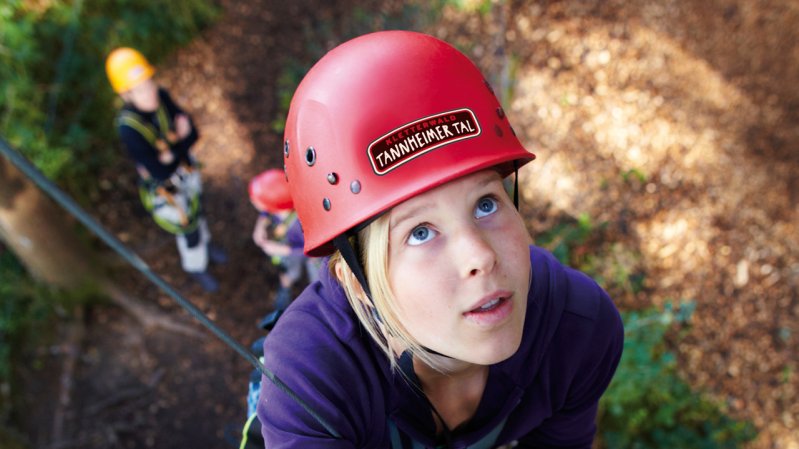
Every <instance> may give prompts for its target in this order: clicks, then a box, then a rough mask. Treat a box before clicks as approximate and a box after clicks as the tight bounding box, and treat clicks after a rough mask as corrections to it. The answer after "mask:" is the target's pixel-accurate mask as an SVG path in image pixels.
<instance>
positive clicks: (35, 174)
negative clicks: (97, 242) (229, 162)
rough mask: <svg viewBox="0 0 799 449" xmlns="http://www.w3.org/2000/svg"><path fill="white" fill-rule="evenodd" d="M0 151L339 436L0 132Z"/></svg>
mask: <svg viewBox="0 0 799 449" xmlns="http://www.w3.org/2000/svg"><path fill="white" fill-rule="evenodd" d="M0 153H2V154H3V156H5V158H6V159H8V161H9V162H11V163H12V164H14V165H15V166H16V167H17V168H18V169H19V170H20V171H21V172H22V173H24V174H25V175H26V176H27V177H28V178H29V179H30V180H31V181H33V182H34V183H35V184H36V185H37V186H39V188H40V189H42V190H43V191H44V192H45V193H47V195H49V196H50V197H51V198H52V199H53V200H55V202H57V203H58V204H60V205H61V206H62V207H63V208H64V209H66V210H67V212H69V213H70V214H71V215H72V216H74V217H75V218H77V219H78V220H80V222H81V223H83V224H84V225H85V226H86V227H87V228H89V230H90V231H91V232H92V233H93V234H94V235H96V236H97V237H99V238H100V239H101V240H102V241H103V242H105V244H106V245H108V246H109V247H111V249H113V250H114V251H115V252H116V253H117V254H119V255H120V256H122V258H123V259H125V261H127V262H128V263H129V264H131V265H132V266H133V267H134V268H136V269H137V270H139V271H140V272H141V273H142V274H144V276H145V277H146V278H147V279H148V280H149V281H150V282H152V283H153V284H155V285H156V286H157V287H158V288H160V289H161V290H162V291H163V292H164V293H166V294H167V295H169V296H170V297H171V298H172V299H174V300H175V302H177V303H178V304H179V305H180V306H181V307H183V308H184V309H185V310H186V311H187V312H189V314H191V315H192V316H193V317H194V318H196V319H197V320H198V321H199V322H200V323H202V325H203V326H205V327H206V328H207V329H208V330H210V331H211V332H212V333H213V334H214V335H216V336H217V337H218V338H219V339H220V340H222V342H223V343H225V344H226V345H228V346H229V347H231V348H232V349H233V350H234V351H236V352H238V353H239V354H240V355H241V356H242V357H244V358H245V359H246V360H247V361H248V362H250V363H251V364H252V365H253V366H254V367H255V368H256V369H258V371H260V372H261V373H262V374H263V375H264V376H266V378H267V379H269V380H270V381H271V382H272V383H274V384H275V386H276V387H278V388H279V389H280V390H282V391H283V392H284V393H286V394H287V395H289V397H291V398H292V399H293V400H294V401H295V402H297V404H299V405H300V406H301V407H302V408H303V409H305V411H307V412H308V413H309V414H310V415H311V416H313V417H314V419H316V421H318V422H319V424H321V425H322V427H324V428H325V430H327V432H328V433H329V434H330V435H331V436H333V437H334V438H341V436H340V435H339V434H338V432H336V430H335V429H333V428H332V427H331V426H330V424H328V422H327V421H325V420H324V419H323V418H322V417H321V416H319V414H318V413H316V411H315V410H313V409H312V408H311V407H310V405H308V404H307V403H306V402H305V401H304V400H303V399H302V398H300V397H299V396H297V394H296V393H294V391H292V390H291V389H290V388H289V386H288V385H286V384H285V383H284V382H283V381H282V380H280V378H279V377H277V375H275V374H274V373H273V372H271V371H270V370H268V369H266V367H265V366H264V365H263V363H261V361H260V360H258V358H257V357H256V356H255V355H254V354H253V353H251V352H250V351H248V350H247V349H246V348H244V346H242V345H241V344H240V343H239V342H237V341H236V340H234V339H233V337H231V336H230V335H228V333H227V332H225V331H224V330H223V329H222V328H220V327H219V326H217V325H216V324H215V323H214V322H213V321H211V319H210V318H208V316H206V315H205V314H204V313H203V312H202V311H201V310H200V309H198V308H197V307H196V306H195V305H194V304H192V303H191V302H190V301H189V300H188V299H186V298H184V297H183V295H181V294H180V293H179V292H178V291H176V290H175V289H174V288H172V286H171V285H169V283H167V282H166V281H164V280H163V279H162V278H161V277H160V276H158V275H157V274H156V273H154V272H153V271H152V270H151V269H150V267H149V266H148V265H147V263H146V262H144V261H143V260H142V259H141V258H140V257H139V256H138V255H136V253H134V252H133V251H132V250H131V249H130V248H128V247H127V246H125V244H124V243H122V242H121V241H119V239H117V238H116V237H115V236H114V235H113V234H111V233H110V232H108V230H106V229H105V228H104V227H103V226H102V225H101V224H100V223H98V222H97V221H96V220H95V219H93V218H92V217H91V216H90V215H89V214H88V213H86V211H84V210H83V209H82V208H81V207H80V206H79V205H78V204H77V203H76V202H75V201H74V200H73V199H72V198H70V197H69V195H67V194H66V193H65V192H64V191H63V190H61V189H60V188H59V187H58V186H57V185H55V184H54V183H53V182H52V181H50V180H49V179H48V178H47V177H46V176H44V174H43V173H42V172H40V171H39V169H37V168H36V167H35V166H34V165H33V164H32V163H31V162H30V161H28V160H27V159H26V158H25V157H24V156H23V155H21V154H20V153H19V152H17V151H16V150H15V149H13V148H11V146H10V145H9V144H8V142H6V140H5V139H4V138H3V137H2V136H0Z"/></svg>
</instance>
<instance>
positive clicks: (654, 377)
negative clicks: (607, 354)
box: [599, 302, 756, 449]
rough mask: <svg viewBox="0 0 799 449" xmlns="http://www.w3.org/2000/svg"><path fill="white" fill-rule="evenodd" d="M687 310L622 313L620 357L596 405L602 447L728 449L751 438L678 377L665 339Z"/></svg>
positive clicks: (749, 430) (745, 427)
mask: <svg viewBox="0 0 799 449" xmlns="http://www.w3.org/2000/svg"><path fill="white" fill-rule="evenodd" d="M692 312H693V303H692V302H688V303H684V304H682V305H681V306H680V308H679V309H677V310H675V309H673V308H672V307H671V306H667V307H666V308H665V310H663V311H656V310H648V311H645V312H628V313H625V314H623V319H624V323H625V342H624V354H623V356H622V359H621V363H620V365H619V369H618V371H617V372H616V377H615V378H614V380H613V382H612V383H611V385H610V388H608V391H607V392H606V393H605V395H604V396H603V397H602V402H601V410H602V412H601V416H600V420H599V429H600V431H601V434H600V435H601V438H602V441H603V443H604V446H605V447H608V448H617V447H619V448H622V447H623V448H631V449H658V448H663V449H666V448H675V447H690V448H698V449H734V448H739V447H741V445H742V444H743V443H745V442H747V441H751V440H752V439H754V437H755V436H756V433H755V429H754V426H753V425H752V424H751V423H749V422H745V421H736V420H733V419H732V418H730V417H729V416H727V415H726V414H725V413H724V412H725V407H724V405H723V404H722V403H721V402H720V401H717V400H715V399H713V398H712V397H710V396H709V395H707V394H703V393H701V392H696V391H693V390H692V389H691V387H690V386H689V385H688V384H687V383H686V382H685V381H684V380H682V379H681V378H680V376H679V374H678V370H677V360H676V357H675V356H674V354H673V353H672V352H671V351H669V350H668V349H667V345H666V335H667V333H668V332H669V331H670V330H671V329H672V328H673V327H674V326H675V325H684V324H686V323H688V321H689V319H690V316H691V313H692Z"/></svg>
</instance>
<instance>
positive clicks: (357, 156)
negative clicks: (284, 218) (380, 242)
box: [283, 31, 535, 256]
mask: <svg viewBox="0 0 799 449" xmlns="http://www.w3.org/2000/svg"><path fill="white" fill-rule="evenodd" d="M283 158H284V163H285V169H286V174H287V176H288V182H289V187H290V189H291V194H292V197H293V198H294V204H295V208H296V210H297V215H298V216H299V219H300V221H301V222H302V225H303V230H304V233H305V253H306V254H308V255H311V256H323V255H327V254H330V253H331V252H333V250H334V248H333V245H332V243H331V241H332V240H333V239H334V238H335V237H337V236H338V235H341V234H342V233H345V232H347V231H348V230H350V229H352V228H354V227H356V226H357V225H359V224H361V223H363V222H365V221H367V220H368V219H370V218H372V217H374V216H376V215H378V214H380V213H382V212H384V211H386V210H388V209H390V208H391V207H393V206H395V205H396V204H399V203H401V202H402V201H404V200H406V199H408V198H411V197H413V196H414V195H417V194H419V193H421V192H424V191H426V190H429V189H431V188H433V187H436V186H438V185H441V184H444V183H446V182H447V181H450V180H452V179H455V178H459V177H462V176H464V175H466V174H469V173H472V172H475V171H478V170H481V169H484V168H488V167H497V168H498V169H499V170H500V172H501V173H502V175H503V176H505V175H508V174H510V173H511V172H513V170H514V168H515V167H518V166H521V165H523V164H525V163H527V162H529V161H531V160H533V159H534V158H535V155H533V154H532V153H530V152H528V151H527V150H525V149H524V147H522V145H521V143H520V142H519V140H518V139H517V137H516V134H515V132H514V131H513V128H511V125H510V123H509V122H508V119H507V117H506V116H505V113H504V111H503V110H502V108H501V107H500V105H499V102H498V101H497V99H496V97H495V96H494V93H493V91H492V90H491V87H490V86H489V84H488V83H487V82H486V81H485V79H484V78H483V76H482V75H481V74H480V71H479V70H478V69H477V67H476V66H475V65H474V64H473V63H472V62H471V61H470V60H469V59H468V58H467V57H466V56H464V55H463V54H462V53H461V52H459V51H458V50H456V49H455V48H453V47H452V46H451V45H449V44H447V43H445V42H443V41H441V40H439V39H436V38H434V37H431V36H428V35H425V34H421V33H416V32H409V31H382V32H377V33H371V34H367V35H364V36H361V37H358V38H355V39H352V40H350V41H348V42H345V43H344V44H341V45H339V46H338V47H336V48H334V49H333V50H331V51H330V52H329V53H328V54H327V55H325V56H324V57H323V58H322V59H320V60H319V61H318V62H317V63H316V65H314V66H313V67H312V68H311V70H310V71H309V72H308V74H307V75H306V76H305V78H304V79H303V80H302V82H301V83H300V85H299V87H298V88H297V91H296V92H295V94H294V98H293V99H292V101H291V106H290V108H289V112H288V118H287V120H286V131H285V139H284V142H283Z"/></svg>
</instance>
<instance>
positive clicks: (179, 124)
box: [175, 114, 191, 140]
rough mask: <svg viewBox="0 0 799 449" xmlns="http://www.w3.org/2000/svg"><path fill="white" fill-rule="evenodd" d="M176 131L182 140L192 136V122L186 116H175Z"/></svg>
mask: <svg viewBox="0 0 799 449" xmlns="http://www.w3.org/2000/svg"><path fill="white" fill-rule="evenodd" d="M175 131H176V132H177V133H178V138H179V139H180V140H183V139H185V138H186V137H187V136H188V135H189V134H191V122H190V121H189V117H187V116H186V114H178V115H176V116H175Z"/></svg>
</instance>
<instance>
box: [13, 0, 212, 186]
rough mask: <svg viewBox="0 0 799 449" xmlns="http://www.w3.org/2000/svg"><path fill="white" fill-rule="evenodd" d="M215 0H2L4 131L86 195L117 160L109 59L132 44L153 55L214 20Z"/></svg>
mask: <svg viewBox="0 0 799 449" xmlns="http://www.w3.org/2000/svg"><path fill="white" fill-rule="evenodd" d="M217 12H218V7H217V6H216V5H215V4H214V3H213V2H212V1H211V0H176V1H170V2H130V1H125V0H95V1H91V2H86V1H83V0H74V1H67V0H53V1H48V2H28V1H22V0H8V1H4V2H3V3H2V5H0V135H3V136H4V137H5V138H6V140H8V141H9V143H11V145H12V146H14V147H16V148H17V149H19V150H20V151H21V152H23V153H24V154H25V155H26V156H27V157H28V158H30V159H31V160H32V161H33V162H34V163H35V164H36V165H37V167H39V169H40V170H42V171H43V172H44V173H45V174H46V175H47V176H49V177H51V178H53V179H55V180H57V181H58V182H59V183H60V184H62V186H64V187H65V188H66V189H67V190H68V191H70V193H72V194H73V195H76V194H77V196H78V197H79V198H80V197H85V196H86V193H87V192H90V191H91V190H92V189H94V188H95V186H94V184H93V183H92V179H94V176H92V175H93V174H95V173H97V171H98V169H99V168H100V167H102V166H103V165H104V164H107V163H108V162H109V161H111V160H112V158H114V155H115V153H116V152H117V151H118V144H117V143H116V140H115V136H114V129H113V126H111V124H112V123H113V117H114V115H115V112H114V99H115V95H114V93H113V92H112V91H111V88H110V86H109V85H108V81H107V80H106V77H105V57H106V55H107V54H108V52H110V50H111V49H113V48H114V47H117V46H123V45H124V46H132V47H135V48H137V49H139V50H140V51H142V52H143V53H144V54H145V55H147V56H148V58H150V59H152V60H153V61H155V62H157V61H159V60H160V59H162V58H163V57H164V56H165V55H167V54H168V53H169V52H170V51H172V50H174V49H175V48H176V47H178V46H180V45H183V44H186V43H188V42H189V41H190V40H191V38H192V37H193V36H195V35H196V34H197V32H198V31H199V30H200V29H201V28H202V27H204V26H206V25H208V24H209V23H211V21H212V20H213V19H214V18H215V17H216V15H217Z"/></svg>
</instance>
